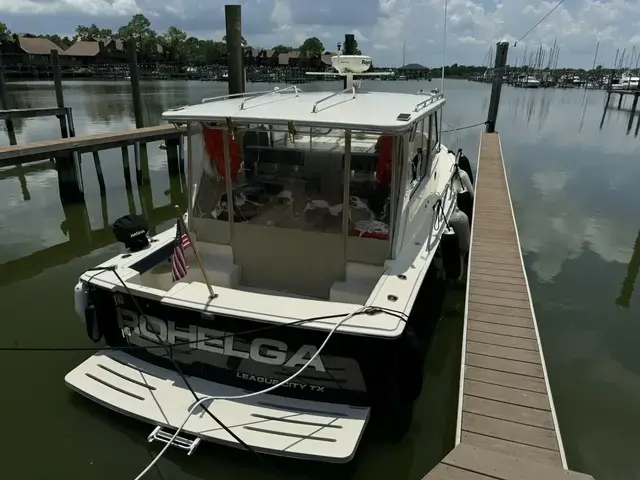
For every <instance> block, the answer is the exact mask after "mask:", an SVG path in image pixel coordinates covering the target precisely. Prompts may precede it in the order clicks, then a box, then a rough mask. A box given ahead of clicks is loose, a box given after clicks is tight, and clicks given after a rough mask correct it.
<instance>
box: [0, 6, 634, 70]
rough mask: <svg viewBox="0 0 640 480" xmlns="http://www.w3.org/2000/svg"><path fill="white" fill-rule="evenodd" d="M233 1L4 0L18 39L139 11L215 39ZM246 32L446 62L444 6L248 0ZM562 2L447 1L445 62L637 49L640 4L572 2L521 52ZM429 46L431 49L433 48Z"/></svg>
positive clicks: (386, 59) (607, 57) (159, 25)
mask: <svg viewBox="0 0 640 480" xmlns="http://www.w3.org/2000/svg"><path fill="white" fill-rule="evenodd" d="M225 3H227V2H226V0H225V1H223V0H0V18H2V20H3V21H4V22H5V23H7V25H8V26H9V28H10V29H11V30H13V31H16V32H25V31H30V32H34V33H54V32H53V30H54V29H55V30H57V33H70V32H73V31H74V29H75V27H76V26H77V25H78V24H91V23H96V24H98V25H99V26H103V27H105V28H112V29H117V28H118V27H119V26H120V25H122V24H124V23H126V22H127V21H128V19H129V18H130V16H131V15H133V14H135V13H139V12H142V13H144V14H145V15H147V16H148V17H149V19H151V20H152V24H153V27H154V28H156V29H157V30H165V29H166V28H168V27H169V26H170V25H176V26H177V27H179V28H182V29H184V30H186V31H187V32H188V33H189V34H192V35H196V36H202V37H205V38H217V36H219V33H220V32H223V31H224V15H223V6H224V4H225ZM239 3H241V4H242V6H243V33H244V36H245V38H247V40H248V41H249V43H250V44H253V45H259V46H263V47H270V46H273V45H277V44H288V45H293V46H295V45H297V44H299V43H301V40H304V38H306V37H307V36H318V37H319V38H320V39H321V40H322V41H323V42H324V44H325V47H326V48H334V46H335V44H336V43H337V42H338V41H340V40H342V39H343V37H344V34H345V33H349V32H351V33H354V34H355V35H356V38H357V39H358V42H359V44H360V47H361V49H362V50H363V51H364V52H367V51H369V52H371V53H375V54H376V55H377V57H376V58H375V59H374V60H375V61H376V63H377V64H388V65H395V64H398V63H399V61H400V59H399V58H398V57H399V56H400V55H401V54H400V52H401V49H402V45H403V43H404V42H405V41H406V42H407V50H406V55H407V62H419V63H423V64H427V65H431V66H438V65H439V63H440V59H441V58H442V45H443V34H444V31H443V28H444V2H443V0H348V1H347V0H323V1H322V2H320V3H318V2H317V1H316V0H244V1H240V2H239ZM556 3H557V2H556V1H555V0H549V1H547V0H508V1H506V0H501V1H500V0H449V4H448V20H447V44H448V49H447V50H448V51H447V58H448V59H449V60H450V61H451V62H452V63H453V62H455V63H459V64H479V63H482V61H483V58H484V57H485V55H486V52H487V51H488V49H489V46H491V45H493V44H495V43H496V42H497V41H499V40H502V39H506V40H508V41H510V42H511V47H510V50H511V51H510V59H515V57H516V56H520V57H521V56H522V54H523V52H524V48H525V47H529V48H530V49H533V48H537V46H538V45H543V47H544V48H545V49H548V48H549V47H550V46H551V45H552V44H553V41H554V38H557V41H558V45H559V46H560V51H561V54H560V64H562V65H567V66H589V65H590V64H591V61H592V56H593V51H594V49H595V44H596V42H597V41H600V54H599V57H600V59H601V62H602V63H603V64H605V65H606V64H607V63H608V64H610V63H611V61H612V60H613V57H614V56H615V50H616V48H624V47H625V46H630V45H638V44H640V37H639V36H638V34H637V25H636V24H638V20H637V19H638V18H639V17H640V2H638V1H637V0H634V1H629V0H573V1H571V2H565V3H564V4H562V5H561V6H560V7H559V8H557V9H556V11H554V12H553V14H552V15H550V16H549V17H548V18H547V19H546V20H545V21H544V22H542V23H541V24H540V25H539V26H538V27H537V28H536V29H535V30H533V31H532V32H531V33H530V34H528V35H527V37H526V38H525V39H523V40H522V41H521V42H520V43H519V44H518V45H517V46H516V47H514V45H513V42H514V41H515V40H517V39H518V38H520V37H521V36H522V35H523V34H524V33H525V32H526V31H527V30H528V29H529V28H530V27H531V26H533V25H534V24H535V23H536V22H537V21H538V20H539V19H540V18H541V17H542V16H544V15H545V14H546V13H547V12H548V11H549V10H551V9H552V8H553V6H554V5H556ZM427 46H428V48H427Z"/></svg>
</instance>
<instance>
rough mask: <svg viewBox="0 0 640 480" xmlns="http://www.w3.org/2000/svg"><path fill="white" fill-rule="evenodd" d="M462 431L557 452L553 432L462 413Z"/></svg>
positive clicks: (556, 443)
mask: <svg viewBox="0 0 640 480" xmlns="http://www.w3.org/2000/svg"><path fill="white" fill-rule="evenodd" d="M462 430H463V431H466V432H471V433H478V434H481V435H487V436H489V437H494V438H500V439H502V440H509V441H511V442H517V443H522V444H523V445H530V446H532V447H539V448H546V449H547V450H558V442H557V439H556V433H555V431H553V430H548V429H546V428H539V427H532V426H530V425H522V424H520V423H514V422H509V421H506V420H498V419H497V418H491V417H485V416H483V415H477V414H475V413H469V412H464V411H463V412H462Z"/></svg>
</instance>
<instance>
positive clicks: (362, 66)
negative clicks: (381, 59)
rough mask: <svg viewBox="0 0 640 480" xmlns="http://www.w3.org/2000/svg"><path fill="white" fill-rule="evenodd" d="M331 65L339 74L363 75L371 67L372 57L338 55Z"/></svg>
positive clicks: (332, 58)
mask: <svg viewBox="0 0 640 480" xmlns="http://www.w3.org/2000/svg"><path fill="white" fill-rule="evenodd" d="M331 65H332V66H333V68H335V69H336V70H337V71H338V72H339V73H363V72H366V71H367V70H369V67H371V57H368V56H366V55H336V56H334V57H331Z"/></svg>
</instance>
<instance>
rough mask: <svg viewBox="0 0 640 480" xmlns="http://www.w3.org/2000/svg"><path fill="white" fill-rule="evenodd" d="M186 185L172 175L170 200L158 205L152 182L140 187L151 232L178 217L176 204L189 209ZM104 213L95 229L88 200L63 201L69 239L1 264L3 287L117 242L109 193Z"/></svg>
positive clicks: (62, 229)
mask: <svg viewBox="0 0 640 480" xmlns="http://www.w3.org/2000/svg"><path fill="white" fill-rule="evenodd" d="M185 189H186V184H185V181H184V178H182V177H172V178H170V186H169V190H168V191H167V192H166V193H167V195H168V196H170V199H171V201H170V203H169V204H167V205H164V206H161V207H154V206H153V204H152V200H151V187H150V185H147V186H142V187H140V188H138V193H139V195H140V204H141V205H142V206H143V207H142V212H141V213H142V214H143V215H144V217H145V218H146V219H147V221H148V222H149V231H150V234H151V235H155V231H156V227H157V226H158V225H160V224H162V223H164V222H167V221H168V220H171V219H172V218H175V215H176V213H175V205H178V206H179V207H180V209H181V210H182V211H184V210H185V208H186V200H185V194H184V193H185ZM127 196H128V197H130V198H129V213H132V214H135V213H140V212H136V209H135V205H134V202H133V190H132V189H131V188H127ZM100 205H101V213H102V215H101V216H102V222H101V226H102V228H100V229H97V230H93V229H92V227H91V221H90V217H89V212H88V209H87V204H86V203H84V202H81V203H77V204H73V205H65V204H62V211H63V212H64V218H63V220H62V221H61V222H60V225H59V228H60V232H61V233H62V235H63V236H64V237H66V238H67V241H66V242H64V243H59V244H57V245H53V246H50V247H48V248H44V249H42V250H38V251H36V252H33V253H31V254H29V255H25V256H22V257H20V258H17V259H14V260H10V261H8V262H5V263H2V264H0V287H1V286H4V285H8V284H12V283H15V282H20V281H22V280H25V279H28V278H31V277H33V276H35V275H38V274H39V273H41V272H43V271H45V270H47V269H49V268H53V267H56V266H58V265H62V264H64V263H67V262H69V261H71V260H72V259H74V258H78V257H81V256H84V255H87V254H89V253H90V252H92V251H94V250H98V249H100V248H103V247H105V246H107V245H111V244H113V243H114V241H115V240H114V237H113V232H112V230H111V227H110V223H111V222H110V221H109V213H108V199H107V196H106V195H103V196H100Z"/></svg>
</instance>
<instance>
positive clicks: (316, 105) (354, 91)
mask: <svg viewBox="0 0 640 480" xmlns="http://www.w3.org/2000/svg"><path fill="white" fill-rule="evenodd" d="M349 91H351V92H352V93H353V97H352V98H356V87H355V86H351V87H349V88H345V89H344V90H342V91H341V92H335V93H332V94H331V95H329V96H328V97H324V98H321V99H320V100H318V101H317V102H316V103H314V104H313V110H312V111H311V113H318V104H320V103H322V102H324V101H325V100H329V99H330V98H333V97H336V96H338V95H342V94H343V93H347V92H349Z"/></svg>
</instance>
